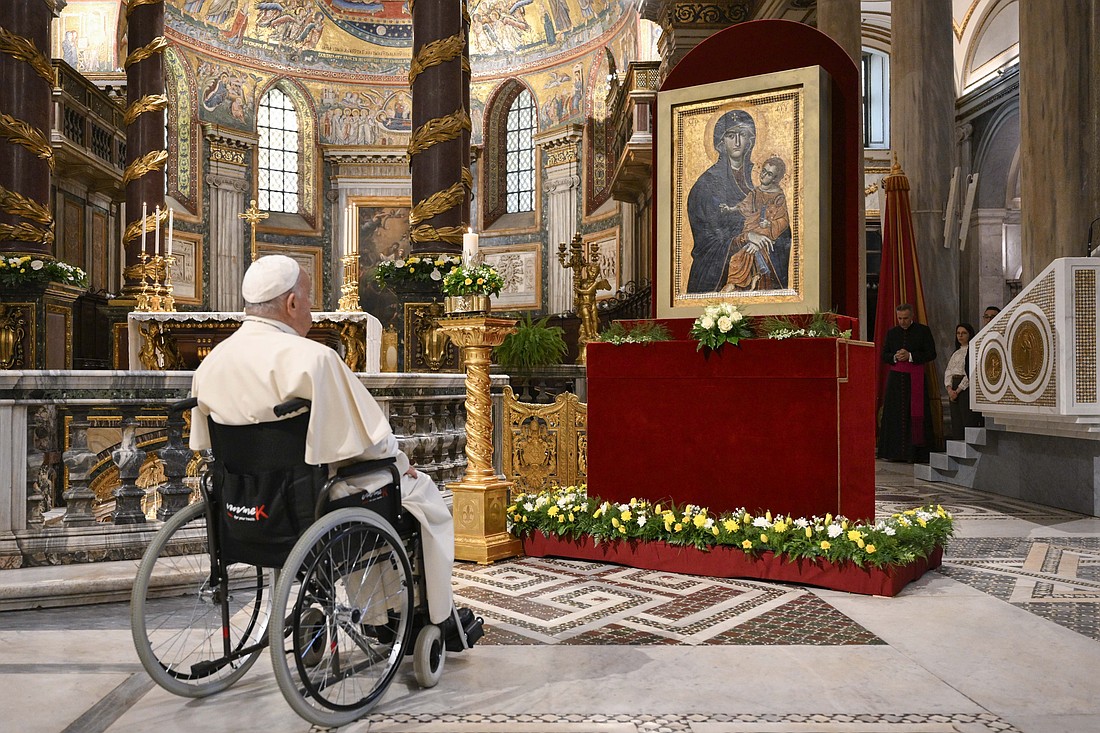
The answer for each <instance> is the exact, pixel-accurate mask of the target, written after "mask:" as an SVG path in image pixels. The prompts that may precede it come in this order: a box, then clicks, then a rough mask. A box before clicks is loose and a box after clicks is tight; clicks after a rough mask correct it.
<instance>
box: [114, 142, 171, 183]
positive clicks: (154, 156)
mask: <svg viewBox="0 0 1100 733" xmlns="http://www.w3.org/2000/svg"><path fill="white" fill-rule="evenodd" d="M167 162H168V151H167V150H150V151H149V152H148V153H146V154H145V155H143V156H141V157H140V158H138V159H137V160H135V161H134V162H133V163H131V164H130V165H128V166H126V172H125V173H123V174H122V185H123V186H125V185H126V184H128V183H130V182H131V181H136V180H137V179H139V178H141V177H142V176H144V175H145V174H147V173H152V172H153V171H155V170H158V169H160V168H163V167H164V164H165V163H167Z"/></svg>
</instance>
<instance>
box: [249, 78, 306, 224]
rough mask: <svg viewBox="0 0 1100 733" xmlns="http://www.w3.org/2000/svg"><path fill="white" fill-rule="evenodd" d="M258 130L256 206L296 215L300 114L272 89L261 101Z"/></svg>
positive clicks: (289, 102) (298, 187)
mask: <svg viewBox="0 0 1100 733" xmlns="http://www.w3.org/2000/svg"><path fill="white" fill-rule="evenodd" d="M256 127H257V131H258V132H259V133H260V160H259V165H258V168H259V186H258V188H259V200H258V201H257V204H258V206H259V207H260V208H261V209H263V210H265V211H278V212H284V213H288V214H296V213H298V208H299V207H298V195H299V191H300V177H299V158H300V156H301V136H300V135H299V128H298V112H297V110H295V109H294V104H293V102H292V101H291V99H290V97H288V96H287V95H286V94H285V93H284V92H283V91H282V90H281V89H279V88H277V87H276V88H272V89H271V90H270V91H268V92H267V94H265V95H264V96H263V98H262V99H261V100H260V108H259V117H258V119H257V123H256Z"/></svg>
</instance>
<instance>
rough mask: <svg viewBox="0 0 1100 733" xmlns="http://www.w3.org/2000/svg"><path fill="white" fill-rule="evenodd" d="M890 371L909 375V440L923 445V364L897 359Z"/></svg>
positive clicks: (911, 442) (912, 443)
mask: <svg viewBox="0 0 1100 733" xmlns="http://www.w3.org/2000/svg"><path fill="white" fill-rule="evenodd" d="M890 371H892V372H899V373H901V374H907V375H908V376H909V442H910V444H911V445H924V364H914V363H913V362H911V361H899V362H898V363H896V364H894V365H893V366H892V367H890Z"/></svg>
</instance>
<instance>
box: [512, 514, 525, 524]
mask: <svg viewBox="0 0 1100 733" xmlns="http://www.w3.org/2000/svg"><path fill="white" fill-rule="evenodd" d="M522 516H523V515H522V514H515V515H513V516H512V519H513V521H516V522H518V521H519V520H520V518H521V517H522Z"/></svg>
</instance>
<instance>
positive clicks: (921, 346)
mask: <svg viewBox="0 0 1100 733" xmlns="http://www.w3.org/2000/svg"><path fill="white" fill-rule="evenodd" d="M897 319H898V325H896V326H894V327H893V328H891V329H890V330H889V331H887V332H886V342H885V343H884V344H883V345H882V361H883V363H884V364H889V365H890V372H889V373H888V374H887V375H886V394H885V396H884V398H883V402H882V420H881V422H880V423H879V428H878V457H879V458H884V459H886V460H890V461H908V462H909V463H913V462H924V461H927V460H928V451H929V448H930V447H931V444H932V413H931V410H930V409H929V403H928V392H929V390H928V387H927V382H926V381H925V367H924V365H925V364H926V363H928V362H930V361H933V360H934V359H935V358H936V342H935V340H934V339H933V338H932V329H930V328H928V326H925V325H924V324H923V323H917V322H915V321H914V320H913V306H911V305H909V304H908V303H906V304H904V305H899V306H898V307H897Z"/></svg>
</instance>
